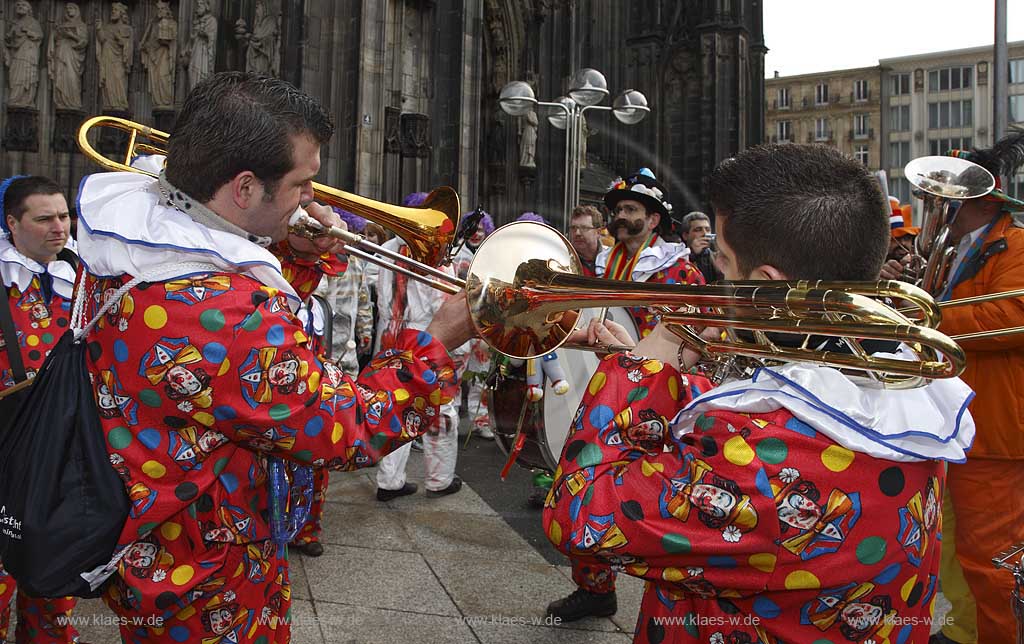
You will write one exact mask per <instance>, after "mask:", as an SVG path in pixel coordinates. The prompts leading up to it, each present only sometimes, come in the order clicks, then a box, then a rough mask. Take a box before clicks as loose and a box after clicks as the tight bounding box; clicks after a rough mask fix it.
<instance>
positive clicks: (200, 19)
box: [182, 0, 217, 89]
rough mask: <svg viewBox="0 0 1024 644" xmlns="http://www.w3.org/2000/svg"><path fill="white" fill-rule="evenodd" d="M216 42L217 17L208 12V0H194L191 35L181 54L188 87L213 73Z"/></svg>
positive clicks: (193, 85) (190, 87)
mask: <svg viewBox="0 0 1024 644" xmlns="http://www.w3.org/2000/svg"><path fill="white" fill-rule="evenodd" d="M216 44H217V18H216V17H214V15H213V14H212V13H210V3H209V2H208V0H196V11H195V14H194V15H193V16H192V36H191V39H190V40H189V42H188V45H186V47H185V51H184V53H183V55H182V63H183V64H184V65H185V66H186V67H187V68H188V86H189V89H192V88H193V87H195V86H196V85H198V84H199V81H201V80H203V79H204V78H206V77H207V76H209V75H210V74H212V73H213V63H214V60H215V59H214V53H215V51H214V47H215V46H216Z"/></svg>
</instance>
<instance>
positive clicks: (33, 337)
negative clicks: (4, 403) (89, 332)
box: [0, 275, 71, 388]
mask: <svg viewBox="0 0 1024 644" xmlns="http://www.w3.org/2000/svg"><path fill="white" fill-rule="evenodd" d="M40 279H42V278H40V276H39V275H36V276H34V277H33V278H32V282H31V283H30V284H29V285H28V287H27V288H26V289H25V292H24V293H22V292H21V290H20V289H19V288H18V286H17V285H16V284H11V286H10V287H8V289H7V293H8V297H7V301H8V302H9V303H10V307H11V318H12V320H13V321H14V330H15V332H16V333H17V335H18V347H19V348H20V349H21V360H22V362H23V363H24V364H25V372H26V374H28V375H29V377H31V376H34V375H35V374H36V372H37V371H39V367H41V366H42V365H43V362H44V361H45V360H46V356H47V355H49V353H50V350H51V349H53V347H54V345H56V344H57V340H60V336H62V335H64V332H65V331H67V328H68V320H69V318H70V315H71V302H70V301H68V300H66V299H64V298H62V297H61V296H60V295H58V294H56V293H53V294H52V297H51V298H50V301H49V303H47V301H46V298H45V296H44V295H43V289H42V287H41V284H40ZM12 385H14V373H13V372H12V371H11V358H10V356H9V355H8V354H7V338H4V337H3V334H2V333H0V387H2V388H7V387H10V386H12Z"/></svg>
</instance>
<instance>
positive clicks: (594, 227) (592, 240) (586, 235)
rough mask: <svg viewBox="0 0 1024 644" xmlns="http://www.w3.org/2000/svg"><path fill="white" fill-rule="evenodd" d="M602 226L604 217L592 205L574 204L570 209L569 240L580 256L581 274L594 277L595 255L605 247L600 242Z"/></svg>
mask: <svg viewBox="0 0 1024 644" xmlns="http://www.w3.org/2000/svg"><path fill="white" fill-rule="evenodd" d="M603 228H604V217H603V216H602V215H601V211H600V210H598V209H597V208H595V207H593V206H576V207H575V208H573V209H572V217H571V218H570V219H569V241H570V242H571V243H572V247H573V248H575V249H576V252H577V253H578V254H579V256H580V262H581V263H582V264H583V274H584V275H585V276H587V277H594V276H596V275H597V273H596V272H595V268H594V266H595V262H596V261H597V255H598V254H599V253H600V252H601V251H603V250H604V249H605V246H604V244H602V243H601V230H602V229H603Z"/></svg>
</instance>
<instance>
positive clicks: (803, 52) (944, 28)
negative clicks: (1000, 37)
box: [764, 0, 1024, 78]
mask: <svg viewBox="0 0 1024 644" xmlns="http://www.w3.org/2000/svg"><path fill="white" fill-rule="evenodd" d="M1007 5H1008V8H1007V23H1006V24H1007V29H1006V34H1007V40H1008V41H1011V42H1012V41H1014V40H1024V1H1022V0H1008V2H1007ZM994 19H995V2H994V1H993V0H764V39H765V44H766V45H767V46H768V49H769V51H768V54H767V56H766V58H765V75H766V76H767V77H769V78H770V77H772V76H773V75H774V73H775V71H776V70H778V72H779V74H780V75H781V76H792V75H794V74H808V73H811V72H822V71H828V70H832V69H848V68H852V67H868V66H871V65H875V64H877V63H878V59H879V58H892V57H895V56H909V55H912V54H923V53H927V52H932V51H942V50H945V49H961V48H964V47H979V46H983V45H990V46H991V45H992V43H993V34H994V24H993V21H994Z"/></svg>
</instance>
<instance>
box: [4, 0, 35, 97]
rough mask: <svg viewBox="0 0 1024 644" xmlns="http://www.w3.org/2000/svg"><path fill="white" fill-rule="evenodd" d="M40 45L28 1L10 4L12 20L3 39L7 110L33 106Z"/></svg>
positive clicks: (33, 16) (18, 0)
mask: <svg viewBox="0 0 1024 644" xmlns="http://www.w3.org/2000/svg"><path fill="white" fill-rule="evenodd" d="M42 42H43V29H42V27H40V26H39V21H38V20H36V18H35V15H33V13H32V5H30V4H29V3H28V0H17V2H15V3H14V21H13V22H12V23H11V26H10V27H8V28H7V33H6V34H5V37H4V64H5V65H6V66H7V105H8V107H32V106H34V105H35V102H36V88H38V87H39V49H40V47H41V45H42Z"/></svg>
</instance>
